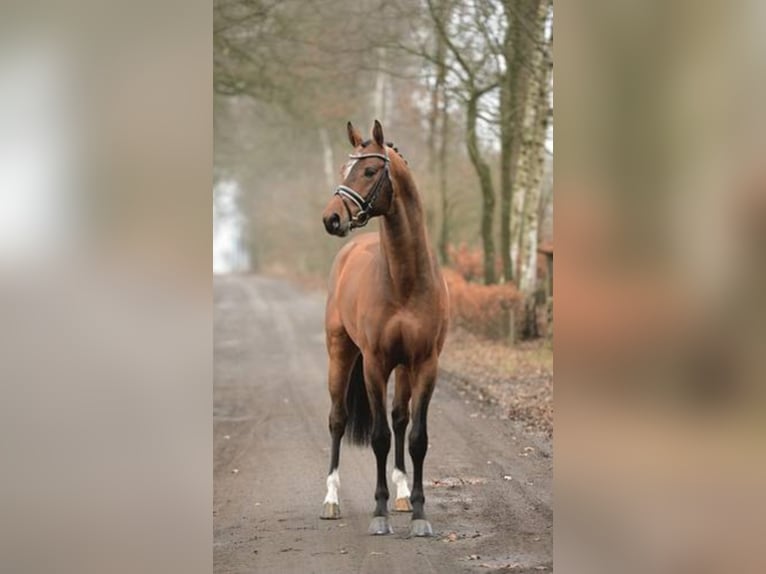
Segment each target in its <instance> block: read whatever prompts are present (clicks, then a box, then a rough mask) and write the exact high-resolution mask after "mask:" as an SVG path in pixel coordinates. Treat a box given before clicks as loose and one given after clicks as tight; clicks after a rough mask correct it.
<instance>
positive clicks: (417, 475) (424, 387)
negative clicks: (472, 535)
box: [410, 360, 437, 536]
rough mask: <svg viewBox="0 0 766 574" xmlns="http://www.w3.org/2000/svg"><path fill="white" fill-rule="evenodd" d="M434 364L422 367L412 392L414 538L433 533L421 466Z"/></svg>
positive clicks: (424, 447) (434, 382)
mask: <svg viewBox="0 0 766 574" xmlns="http://www.w3.org/2000/svg"><path fill="white" fill-rule="evenodd" d="M436 372H437V368H436V361H435V360H434V361H432V362H429V363H427V364H425V365H422V366H421V367H420V368H419V369H418V372H417V376H416V377H415V384H414V386H413V389H412V430H410V456H411V457H412V467H413V471H412V478H413V481H412V494H411V495H410V501H411V502H412V524H411V528H410V533H411V534H412V535H413V536H431V535H432V534H433V530H432V529H431V524H430V523H429V522H428V520H426V513H425V509H424V506H425V502H426V497H425V495H424V493H423V462H424V460H425V458H426V452H427V451H428V405H429V404H430V402H431V395H432V394H433V390H434V386H435V384H436Z"/></svg>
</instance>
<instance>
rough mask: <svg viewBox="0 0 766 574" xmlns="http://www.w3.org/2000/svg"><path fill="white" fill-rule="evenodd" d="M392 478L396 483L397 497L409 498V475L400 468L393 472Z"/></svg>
mask: <svg viewBox="0 0 766 574" xmlns="http://www.w3.org/2000/svg"><path fill="white" fill-rule="evenodd" d="M391 480H392V481H393V482H394V484H395V485H396V498H409V497H410V487H409V486H407V475H406V474H404V473H403V472H402V471H401V470H399V469H398V468H395V469H394V471H393V472H392V473H391Z"/></svg>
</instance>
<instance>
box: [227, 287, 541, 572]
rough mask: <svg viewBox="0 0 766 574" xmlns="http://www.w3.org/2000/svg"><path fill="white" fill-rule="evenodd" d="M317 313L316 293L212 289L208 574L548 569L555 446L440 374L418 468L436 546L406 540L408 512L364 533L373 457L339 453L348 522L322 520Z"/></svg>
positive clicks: (323, 451) (323, 415) (323, 412)
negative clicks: (382, 529) (388, 527)
mask: <svg viewBox="0 0 766 574" xmlns="http://www.w3.org/2000/svg"><path fill="white" fill-rule="evenodd" d="M323 311H324V298H323V296H321V295H318V294H306V293H305V292H303V291H301V290H299V289H298V288H295V287H293V286H292V285H290V284H289V283H286V282H284V281H279V280H275V279H268V278H263V277H257V276H219V277H216V279H215V387H214V433H215V443H214V457H215V461H214V479H215V493H214V503H213V520H214V560H215V572H216V573H219V574H220V573H224V572H226V573H230V572H275V573H293V572H295V573H309V572H317V573H319V572H327V573H352V572H353V573H356V572H364V573H367V572H381V573H386V574H392V573H397V572H401V573H412V572H435V573H439V574H442V573H449V572H493V571H499V572H514V573H519V572H530V573H532V572H535V573H536V572H550V571H552V526H553V515H552V510H551V502H552V501H551V497H552V460H551V452H550V443H549V442H548V441H547V440H545V439H544V438H542V436H541V435H532V434H529V433H528V432H526V431H524V430H523V429H522V428H521V426H520V425H517V424H515V423H513V422H509V421H507V420H505V421H504V420H499V419H498V417H497V415H496V413H495V412H493V411H492V410H488V409H489V408H490V407H486V406H484V405H482V404H481V403H479V402H476V401H474V400H473V399H472V398H470V397H469V396H468V395H466V394H464V391H463V392H462V394H461V391H460V390H458V389H457V388H456V387H455V386H453V384H452V383H451V381H450V380H449V379H448V378H445V377H442V378H441V379H440V380H439V382H438V384H437V387H436V392H435V394H434V398H433V402H432V407H431V409H430V413H429V438H430V441H431V442H430V448H429V451H428V456H427V458H426V464H425V471H424V474H425V477H424V484H425V495H426V511H427V513H428V515H429V519H430V521H431V524H432V525H433V528H434V533H435V536H434V537H433V538H431V539H408V538H407V535H408V531H409V515H408V514H397V513H393V514H392V523H393V527H394V534H393V535H391V536H386V537H373V536H369V535H368V534H367V526H368V524H369V520H370V518H371V514H372V509H373V506H374V499H373V491H374V487H375V459H374V456H373V453H372V450H371V449H360V448H355V447H349V446H346V445H345V444H344V445H343V447H342V449H341V466H340V472H341V489H340V501H341V511H342V513H343V518H342V519H341V520H337V521H323V520H320V519H319V512H320V510H321V506H322V501H323V499H324V495H325V477H326V473H327V466H328V463H329V461H328V456H329V444H330V437H329V431H328V430H327V415H328V412H329V405H330V401H329V396H328V394H327V390H326V368H327V367H326V366H327V357H326V352H325V347H324V336H323ZM392 386H393V385H390V386H389V387H392ZM389 390H392V389H391V388H390V389H389ZM389 404H390V402H389ZM392 459H393V452H392V453H391V455H390V458H389V465H390V464H391V461H392ZM407 464H408V469H409V468H410V467H411V464H410V461H409V460H407ZM389 476H390V470H389ZM391 486H392V485H391V484H390V482H389V488H391Z"/></svg>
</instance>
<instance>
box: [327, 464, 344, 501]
mask: <svg viewBox="0 0 766 574" xmlns="http://www.w3.org/2000/svg"><path fill="white" fill-rule="evenodd" d="M339 489H340V475H339V474H338V469H337V468H336V469H335V470H333V471H332V472H331V473H330V476H328V477H327V496H325V497H324V501H325V504H326V503H328V502H330V503H332V504H339V502H338V490H339Z"/></svg>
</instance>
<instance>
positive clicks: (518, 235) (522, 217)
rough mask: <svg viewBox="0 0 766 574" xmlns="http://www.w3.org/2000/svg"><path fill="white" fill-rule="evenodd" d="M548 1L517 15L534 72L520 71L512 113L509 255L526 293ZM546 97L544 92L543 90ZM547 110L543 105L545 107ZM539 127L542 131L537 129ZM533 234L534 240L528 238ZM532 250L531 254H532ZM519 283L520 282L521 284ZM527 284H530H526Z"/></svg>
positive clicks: (527, 64) (538, 173) (533, 2)
mask: <svg viewBox="0 0 766 574" xmlns="http://www.w3.org/2000/svg"><path fill="white" fill-rule="evenodd" d="M548 6H549V2H548V0H543V1H541V0H529V1H528V2H525V3H524V4H523V10H522V11H521V12H520V13H519V14H518V16H520V17H522V18H524V26H523V28H520V30H519V35H520V40H519V46H521V49H522V50H523V52H524V54H522V56H523V60H521V62H523V64H522V65H523V67H524V68H525V69H531V70H534V71H535V72H534V73H531V74H529V73H527V72H523V73H522V75H523V76H527V77H526V78H525V81H523V82H522V84H521V85H520V86H519V90H520V91H523V94H524V95H523V97H522V98H520V101H519V107H518V108H517V109H518V110H519V111H518V113H517V114H516V117H517V118H518V120H517V122H516V123H517V124H518V125H519V127H520V133H519V144H520V147H519V151H518V155H517V159H516V161H515V162H514V164H515V178H514V181H513V192H512V194H513V200H512V223H513V226H512V229H511V254H512V259H513V265H514V274H515V277H516V278H517V281H518V282H519V286H520V288H521V289H522V291H525V292H528V291H530V290H531V289H533V288H534V280H532V281H530V277H532V275H531V274H532V273H533V272H534V267H535V265H534V264H532V269H530V263H531V262H536V250H537V246H536V243H537V223H538V222H537V217H536V215H537V206H538V204H539V194H540V182H541V180H542V169H541V168H542V159H543V155H542V154H543V153H544V147H543V146H544V143H545V129H547V122H546V123H545V124H544V126H543V124H542V122H541V119H542V118H541V117H540V113H539V109H538V108H539V106H540V102H541V98H540V91H541V90H545V89H546V86H545V84H546V82H547V81H548V80H547V78H548V76H547V75H545V74H541V73H540V72H539V71H540V70H541V69H542V68H543V65H542V64H543V62H542V60H543V53H542V51H541V50H540V46H542V45H543V44H544V42H545V20H546V17H547V13H548ZM546 97H547V91H546ZM546 109H547V108H546ZM541 126H543V128H544V129H543V131H542V132H541V131H540V130H541ZM533 236H534V239H532V240H530V238H531V237H533ZM532 250H534V251H535V253H534V254H533V253H532ZM522 283H523V285H522ZM530 283H531V285H530Z"/></svg>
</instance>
